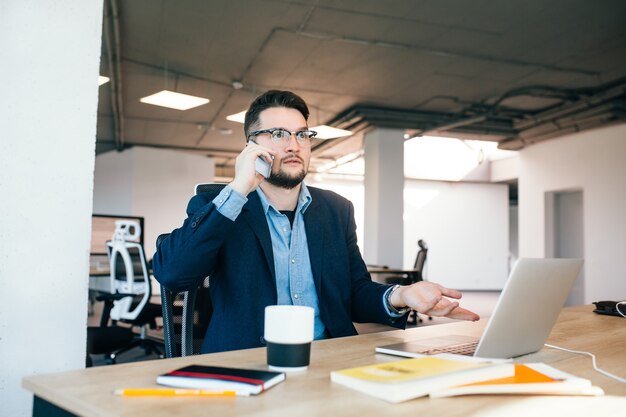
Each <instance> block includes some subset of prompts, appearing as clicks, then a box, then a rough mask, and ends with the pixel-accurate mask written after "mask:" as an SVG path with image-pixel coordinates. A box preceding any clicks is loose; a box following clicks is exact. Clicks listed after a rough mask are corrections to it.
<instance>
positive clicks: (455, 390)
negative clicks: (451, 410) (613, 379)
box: [430, 363, 604, 398]
mask: <svg viewBox="0 0 626 417" xmlns="http://www.w3.org/2000/svg"><path fill="white" fill-rule="evenodd" d="M471 394H526V395H533V394H534V395H603V394H604V392H603V391H602V389H601V388H599V387H595V386H593V385H591V381H589V380H588V379H584V378H579V377H576V376H573V375H571V374H568V373H566V372H563V371H559V370H558V369H556V368H553V367H552V366H549V365H546V364H545V363H527V364H516V365H515V375H513V376H509V377H506V378H498V379H493V380H488V381H483V382H475V383H471V384H465V385H460V386H456V387H449V388H444V389H441V390H437V391H434V392H431V393H430V396H431V397H432V398H440V397H453V396H458V395H471Z"/></svg>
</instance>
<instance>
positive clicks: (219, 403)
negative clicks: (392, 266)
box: [23, 306, 626, 417]
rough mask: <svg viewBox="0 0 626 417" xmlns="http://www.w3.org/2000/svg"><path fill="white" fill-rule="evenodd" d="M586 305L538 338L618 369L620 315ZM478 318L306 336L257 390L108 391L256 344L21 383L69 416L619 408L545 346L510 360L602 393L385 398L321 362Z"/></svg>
mask: <svg viewBox="0 0 626 417" xmlns="http://www.w3.org/2000/svg"><path fill="white" fill-rule="evenodd" d="M591 310H592V307H591V306H581V307H576V308H567V309H564V310H563V312H562V313H561V315H560V317H559V321H558V323H557V325H556V326H555V327H554V329H553V331H552V334H551V336H550V339H549V341H548V342H549V343H552V344H555V345H558V346H562V347H567V348H571V349H576V350H587V351H591V352H593V353H595V354H596V355H597V356H598V364H599V366H600V367H602V368H604V369H606V370H608V371H609V372H612V373H615V374H618V375H621V376H626V350H625V349H624V340H626V322H625V321H624V319H623V318H620V317H610V316H600V315H596V314H594V313H592V312H591ZM522 313H523V312H522ZM484 326H485V323H483V322H477V323H465V322H455V323H451V324H444V325H437V326H427V327H421V328H415V329H410V330H406V331H402V330H397V331H389V332H382V333H374V334H367V335H362V336H354V337H346V338H341V339H332V340H324V341H319V342H315V343H314V344H313V346H312V354H311V366H310V368H309V370H308V371H306V372H303V373H299V374H291V375H288V377H287V381H285V382H283V383H281V384H279V385H277V386H276V387H274V388H272V389H270V390H268V391H267V392H266V393H264V394H262V395H259V396H257V397H238V398H227V397H224V398H190V397H186V398H166V397H144V398H123V397H116V396H114V395H113V394H112V392H113V390H114V389H116V388H123V387H149V386H155V385H156V384H155V378H156V376H157V375H159V374H162V373H165V372H167V371H170V370H172V369H175V368H178V367H181V366H184V365H189V364H205V365H209V364H210V365H222V366H239V367H249V368H257V369H265V368H266V366H265V349H264V348H259V349H250V350H240V351H234V352H223V353H216V354H210V355H200V356H193V357H186V358H176V359H166V360H155V361H149V362H138V363H131V364H124V365H113V366H104V367H98V368H90V369H85V370H78V371H70V372H63V373H58V374H51V375H35V376H30V377H26V378H24V380H23V386H24V387H25V388H26V389H28V390H30V391H32V392H33V393H34V395H35V410H34V414H35V415H36V413H37V412H38V411H39V412H40V413H41V412H42V410H45V409H42V408H40V407H41V406H42V405H43V406H46V405H48V404H47V402H50V403H53V404H55V405H56V406H58V407H60V408H61V409H63V410H67V411H69V412H71V413H75V414H76V415H81V416H102V417H104V416H154V417H159V416H174V415H177V416H190V417H193V416H207V415H212V416H229V415H237V416H248V415H249V416H255V417H257V416H258V417H263V416H267V417H270V416H271V417H280V416H298V417H308V416H320V415H322V416H328V417H331V416H333V417H334V416H345V415H358V416H359V417H369V416H376V417H380V416H396V415H398V416H412V417H415V416H476V415H483V416H507V417H509V416H532V415H542V416H548V415H567V416H572V415H576V416H578V415H581V416H586V417H589V416H600V415H604V416H613V415H615V416H617V415H624V414H623V413H624V410H626V397H623V396H624V395H626V385H624V384H620V383H619V382H617V381H614V380H612V379H609V378H607V377H605V376H603V375H601V374H599V373H597V372H595V371H594V370H593V369H592V367H591V360H590V358H588V357H585V356H580V355H574V354H570V353H566V352H561V351H557V350H553V349H549V348H544V349H543V350H542V351H540V352H537V353H534V354H531V355H527V356H525V357H523V358H520V359H518V361H519V362H546V363H550V364H553V365H554V366H556V367H557V368H559V369H562V370H564V371H568V372H571V373H574V374H576V375H579V376H581V377H585V378H589V379H591V380H592V381H593V382H594V384H596V385H598V386H600V387H602V388H603V389H604V390H605V391H606V394H607V396H604V397H595V398H585V397H542V396H534V397H533V396H471V397H470V396H468V397H458V398H444V399H430V398H420V399H415V400H412V401H407V402H405V403H401V404H395V405H392V404H389V403H386V402H384V401H381V400H378V399H375V398H372V397H369V396H367V395H364V394H361V393H358V392H356V391H353V390H350V389H348V388H345V387H342V386H339V385H335V384H333V383H331V382H330V376H329V374H330V371H331V370H335V369H342V368H346V367H352V366H359V365H367V364H372V363H376V362H388V361H392V360H397V359H398V358H395V357H392V356H387V355H381V354H375V353H374V347H375V346H377V345H381V344H387V343H396V342H400V341H403V340H414V339H418V338H421V337H433V336H440V335H444V334H449V333H456V334H466V335H478V334H480V333H481V332H482V329H483V328H484ZM57 411H58V410H57ZM44 412H45V411H44ZM620 413H621V414H620Z"/></svg>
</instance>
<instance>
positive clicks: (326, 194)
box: [307, 185, 351, 205]
mask: <svg viewBox="0 0 626 417" xmlns="http://www.w3.org/2000/svg"><path fill="white" fill-rule="evenodd" d="M307 189H308V190H309V193H310V194H311V198H312V199H313V201H318V202H324V203H326V204H337V205H345V204H351V203H350V200H348V199H347V198H345V197H343V196H341V195H339V194H337V193H336V192H334V191H330V190H325V189H323V188H317V187H311V186H310V185H307Z"/></svg>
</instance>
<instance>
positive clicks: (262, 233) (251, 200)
mask: <svg viewBox="0 0 626 417" xmlns="http://www.w3.org/2000/svg"><path fill="white" fill-rule="evenodd" d="M241 215H242V216H243V218H244V219H245V221H246V222H247V223H248V224H249V225H250V228H251V229H252V231H253V232H254V234H255V235H256V237H257V239H259V242H260V243H261V247H262V248H263V254H264V255H265V260H266V261H267V265H268V266H269V268H270V271H271V272H272V283H273V284H274V286H276V271H275V269H274V255H273V253H274V252H273V250H272V237H271V236H270V229H269V226H268V225H267V219H266V218H265V213H264V212H263V206H262V205H261V200H260V199H259V195H258V194H257V193H256V192H252V193H250V194H248V202H247V203H246V204H245V205H244V206H243V209H242V211H241Z"/></svg>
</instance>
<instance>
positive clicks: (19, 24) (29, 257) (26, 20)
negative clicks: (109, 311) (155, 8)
mask: <svg viewBox="0 0 626 417" xmlns="http://www.w3.org/2000/svg"><path fill="white" fill-rule="evenodd" d="M102 5H103V2H102V1H84V0H65V1H61V0H2V1H0V62H2V65H1V67H2V68H0V74H2V76H1V78H2V80H3V84H2V87H1V88H2V94H0V196H2V197H0V198H2V203H0V306H2V307H0V309H1V310H0V416H11V417H26V416H30V415H31V414H32V405H33V396H32V394H31V393H30V392H28V391H26V390H25V389H24V388H22V378H23V377H24V376H26V375H33V374H44V373H51V372H60V371H67V370H72V369H80V368H83V367H84V366H85V353H86V340H87V283H88V271H89V243H90V235H91V227H90V225H91V209H92V198H93V197H92V190H93V171H94V159H95V144H96V116H97V104H98V69H99V65H100V50H101V39H102V36H101V29H102ZM102 88H106V87H105V86H102Z"/></svg>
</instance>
